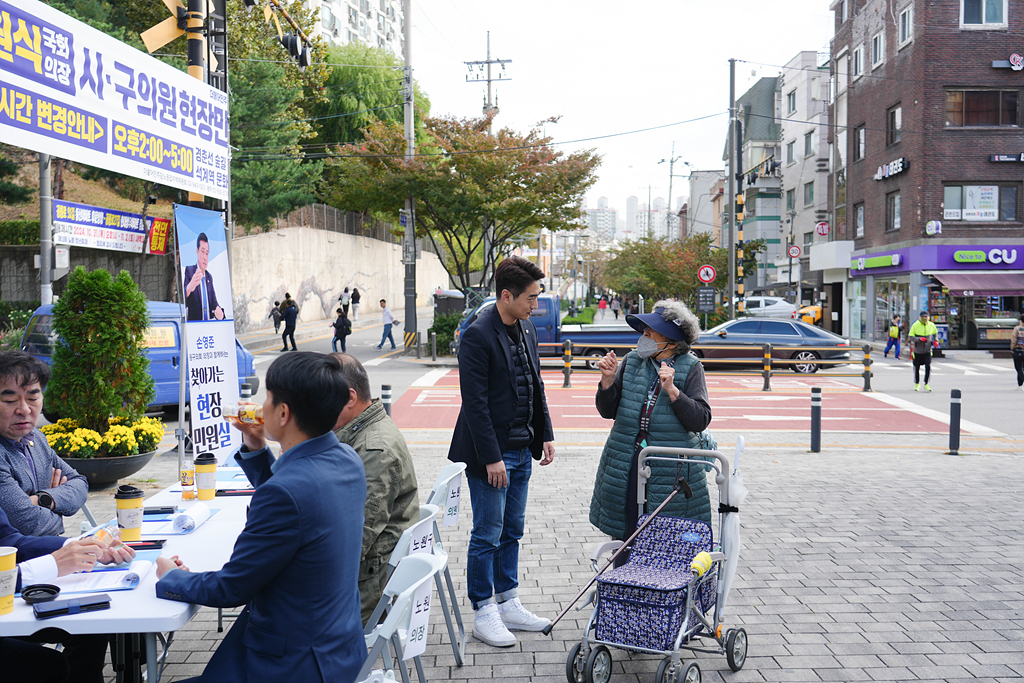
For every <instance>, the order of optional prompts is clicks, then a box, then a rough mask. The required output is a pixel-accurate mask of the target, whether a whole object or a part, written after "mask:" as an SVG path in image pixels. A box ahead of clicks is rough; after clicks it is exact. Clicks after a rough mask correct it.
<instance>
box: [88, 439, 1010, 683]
mask: <svg viewBox="0 0 1024 683" xmlns="http://www.w3.org/2000/svg"><path fill="white" fill-rule="evenodd" d="M717 435H718V438H719V441H720V443H721V444H722V449H723V451H724V452H726V453H727V454H728V455H730V457H731V455H732V444H733V443H734V442H735V439H736V434H735V433H730V432H720V433H718V434H717ZM448 436H449V434H447V432H446V431H444V430H418V431H412V430H407V431H406V438H407V440H408V441H409V443H410V448H411V450H412V452H413V454H414V456H415V462H416V467H417V473H418V476H419V480H420V483H421V499H425V497H426V495H427V494H428V493H429V488H430V486H431V484H432V483H433V481H434V478H435V476H436V474H437V472H438V470H439V469H440V468H441V467H442V466H443V465H444V464H445V462H446V460H445V456H446V453H447V443H448ZM556 436H557V439H556V443H557V444H558V454H557V457H556V460H555V462H554V463H552V465H550V466H549V467H547V468H543V469H542V468H537V469H536V470H535V473H534V478H533V480H532V485H531V492H530V506H529V514H528V518H527V528H526V536H525V539H524V543H523V548H522V554H521V562H520V573H521V575H520V582H521V587H520V592H521V596H522V600H523V603H524V604H525V605H527V607H529V608H530V609H531V610H533V611H535V612H537V613H538V614H542V615H546V616H552V617H553V616H554V615H555V614H556V613H557V612H558V611H559V610H560V609H561V607H562V606H563V605H565V604H566V603H567V602H568V601H569V600H570V599H571V598H572V597H573V596H574V595H575V594H576V592H577V591H578V590H579V588H580V587H581V586H582V585H583V584H585V583H586V582H587V581H588V580H589V579H590V578H591V571H590V568H589V563H588V562H587V561H586V557H587V555H589V551H590V548H591V547H592V546H593V545H594V544H595V543H596V542H598V541H600V540H602V538H603V537H602V536H601V534H599V533H598V532H597V531H596V530H594V529H593V527H591V526H590V524H589V522H588V520H587V513H588V509H589V501H590V493H591V487H592V484H593V480H594V473H595V469H596V466H597V461H598V457H599V455H600V450H601V444H602V438H601V437H602V436H603V435H602V434H598V433H588V432H562V433H558V434H557V435H556ZM747 438H748V447H747V452H746V453H745V455H744V457H743V458H742V460H741V468H742V471H743V473H744V477H745V480H746V483H747V485H748V486H749V488H750V490H751V493H750V496H749V497H748V499H747V501H746V503H745V505H744V506H743V510H742V513H741V514H742V520H743V531H742V543H743V548H742V555H741V559H740V562H739V573H738V577H737V581H736V584H735V585H734V589H733V593H732V596H731V598H730V601H729V607H728V608H727V615H726V617H727V626H743V627H744V628H746V629H747V631H748V633H749V638H750V647H749V658H748V660H747V663H746V666H745V667H744V668H743V670H742V671H740V672H738V673H733V672H731V671H730V670H729V668H728V665H727V664H726V661H725V657H724V656H717V655H709V654H700V655H698V656H697V661H698V662H699V663H700V666H701V669H702V671H703V673H704V680H705V681H730V682H737V683H741V682H747V681H862V680H863V681H904V680H909V681H945V682H947V683H948V682H953V681H961V680H963V681H966V680H972V681H993V682H994V681H1009V680H1014V681H1019V680H1020V679H1021V678H1024V530H1022V527H1021V524H1020V510H1021V501H1022V487H1024V485H1022V484H1021V482H1022V481H1024V459H1022V458H1021V457H1020V456H1021V454H1022V453H1024V442H1022V441H1021V440H1018V439H1012V438H1008V437H1001V438H993V437H988V438H981V437H965V438H964V439H963V446H962V453H965V454H967V455H961V456H959V457H955V456H949V455H946V454H945V453H944V450H945V446H946V443H945V439H944V438H943V437H942V436H941V435H913V436H910V435H905V434H900V435H889V434H849V433H827V434H825V435H823V437H822V453H820V454H811V453H808V448H807V441H808V437H807V434H806V433H797V432H793V433H789V432H783V433H778V432H775V433H772V434H771V435H770V436H763V437H759V436H758V435H756V434H750V435H747ZM175 464H176V461H175V458H174V455H173V453H172V454H168V455H162V456H159V457H158V458H156V459H155V460H154V462H153V464H151V465H150V466H149V467H148V468H147V469H146V470H144V471H143V473H142V474H141V475H140V476H141V477H142V478H144V479H151V480H152V481H149V482H148V483H147V485H148V486H152V487H154V488H160V487H162V486H164V485H166V484H168V483H170V482H171V481H172V480H173V477H174V467H175ZM468 503H469V501H468V496H467V500H466V505H465V506H464V508H463V514H462V517H461V519H460V521H459V524H458V525H457V526H455V527H448V528H446V529H443V530H442V535H443V537H444V542H445V546H446V547H447V548H448V549H449V550H450V552H451V557H450V562H451V568H452V575H453V578H454V580H455V583H456V590H457V591H458V593H459V595H460V598H461V601H462V612H463V617H464V618H465V620H466V621H467V630H468V629H469V626H470V624H471V622H472V614H471V612H470V611H469V607H468V603H467V601H466V598H465V557H466V553H465V548H466V543H467V542H468V537H469V531H470V506H469V504H468ZM90 506H92V507H93V509H94V511H95V512H96V513H97V514H98V515H107V514H110V513H112V510H113V504H112V498H111V494H110V493H103V492H97V493H94V494H91V496H90ZM72 528H75V529H77V523H74V522H73V523H72V524H69V530H70V529H72ZM716 532H717V530H716ZM586 617H587V613H586V612H572V613H570V615H569V616H568V617H567V618H566V619H564V620H563V621H562V622H561V623H560V624H559V625H558V626H557V627H556V628H555V630H554V631H553V632H552V635H551V636H543V635H541V634H519V635H518V642H517V644H516V645H515V646H514V647H512V648H509V649H504V650H499V649H495V648H491V647H489V646H486V645H484V644H482V643H480V642H477V641H475V640H474V639H473V638H472V637H470V638H469V643H468V647H467V661H466V665H465V666H464V667H461V668H459V667H456V666H455V665H454V657H453V655H452V653H451V649H450V646H449V643H448V637H447V632H446V630H445V627H444V621H443V619H442V618H441V616H440V614H439V613H435V614H433V615H432V619H431V624H432V625H431V634H430V637H429V641H428V648H427V654H426V656H425V657H424V665H425V667H426V673H427V677H428V679H430V680H433V681H449V680H450V681H461V680H467V681H468V680H475V679H494V680H501V681H511V682H515V681H538V682H539V681H552V682H554V681H563V680H565V657H566V653H567V651H568V650H569V648H570V647H571V646H572V645H573V644H574V643H575V642H577V641H578V639H579V638H580V636H581V632H582V628H583V626H584V624H585V622H586ZM220 637H221V636H220V635H219V634H217V633H216V611H215V610H211V609H203V610H201V611H200V613H199V615H198V616H197V617H196V619H194V620H193V621H192V622H191V623H190V624H189V625H188V626H187V627H186V628H184V629H182V630H181V631H179V632H178V633H177V634H175V639H174V643H173V644H172V646H171V650H170V655H169V660H168V661H169V664H168V667H167V669H166V672H165V678H164V680H168V681H175V680H180V679H181V678H185V677H188V676H193V675H196V674H198V673H199V672H200V671H201V670H202V666H203V663H204V662H205V661H206V660H207V659H208V658H209V657H210V655H211V652H212V651H213V650H214V649H215V647H216V644H217V642H218V640H219V638H220ZM612 657H613V661H614V665H613V676H612V680H613V681H641V680H643V681H651V680H653V677H654V672H655V670H656V668H657V664H658V660H659V658H658V657H656V656H652V655H639V654H634V655H630V654H629V653H626V652H624V651H621V650H613V651H612Z"/></svg>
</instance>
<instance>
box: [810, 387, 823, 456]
mask: <svg viewBox="0 0 1024 683" xmlns="http://www.w3.org/2000/svg"><path fill="white" fill-rule="evenodd" d="M811 453H821V387H811Z"/></svg>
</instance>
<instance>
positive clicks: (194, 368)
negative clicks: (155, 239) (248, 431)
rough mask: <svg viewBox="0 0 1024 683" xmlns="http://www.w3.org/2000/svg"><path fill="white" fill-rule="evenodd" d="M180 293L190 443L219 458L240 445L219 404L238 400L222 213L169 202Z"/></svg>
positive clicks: (196, 450)
mask: <svg viewBox="0 0 1024 683" xmlns="http://www.w3.org/2000/svg"><path fill="white" fill-rule="evenodd" d="M174 227H175V235H176V236H177V240H176V244H177V245H178V254H179V260H180V262H181V269H182V273H181V282H182V287H183V289H184V290H185V291H184V292H181V290H179V295H181V297H182V300H183V301H184V302H185V319H186V322H185V344H186V347H185V348H186V349H187V352H186V353H185V357H186V359H187V362H188V366H187V370H186V372H187V381H188V390H189V395H190V396H189V401H190V405H191V411H190V414H191V421H192V423H191V425H190V428H191V432H190V434H191V436H192V446H193V448H194V452H195V454H196V455H199V454H200V453H213V454H214V455H216V456H217V461H218V462H224V460H225V459H226V458H228V457H229V456H230V455H231V454H232V453H233V452H234V451H235V450H236V449H237V448H238V447H239V446H241V445H242V437H241V433H240V432H239V431H238V430H237V429H233V428H232V427H231V425H230V424H229V423H228V422H227V420H225V419H224V406H225V405H227V404H228V403H238V362H237V360H236V355H235V321H234V316H233V315H232V308H231V271H230V269H229V268H228V253H227V246H228V245H227V238H226V233H225V230H224V214H223V213H222V212H220V211H207V210H206V209H196V208H193V207H191V206H182V205H180V204H175V205H174Z"/></svg>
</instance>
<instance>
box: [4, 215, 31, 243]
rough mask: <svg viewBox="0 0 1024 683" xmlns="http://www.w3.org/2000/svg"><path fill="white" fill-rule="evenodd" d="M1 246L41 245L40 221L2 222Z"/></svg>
mask: <svg viewBox="0 0 1024 683" xmlns="http://www.w3.org/2000/svg"><path fill="white" fill-rule="evenodd" d="M0 244H10V245H19V244H20V245H32V244H39V221H38V220H34V221H33V220H12V221H0Z"/></svg>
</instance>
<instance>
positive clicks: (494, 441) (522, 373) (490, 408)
mask: <svg viewBox="0 0 1024 683" xmlns="http://www.w3.org/2000/svg"><path fill="white" fill-rule="evenodd" d="M543 277H544V272H543V271H542V270H541V269H540V268H538V267H537V265H536V264H534V263H531V262H530V261H528V260H526V259H524V258H521V257H519V256H510V257H508V258H506V259H505V260H504V261H502V262H501V264H499V265H498V267H497V269H495V272H494V282H495V291H496V292H497V293H498V294H497V299H496V301H495V302H494V306H489V307H487V308H486V309H484V310H483V312H481V313H480V315H479V316H478V317H477V319H476V320H475V321H474V322H473V324H472V325H470V326H469V327H468V328H467V329H466V331H465V333H464V334H463V335H462V340H461V342H460V344H459V376H460V377H462V378H463V382H462V383H461V384H460V391H461V392H462V407H461V408H460V409H459V419H458V421H457V422H456V424H455V432H454V434H453V435H452V442H451V449H450V450H449V451H448V459H449V460H451V461H453V462H464V463H466V482H467V484H468V486H469V496H470V502H471V503H472V509H473V530H472V532H471V534H470V540H469V547H468V550H467V558H466V581H467V588H468V593H469V600H470V602H471V604H472V607H473V611H474V616H473V635H474V637H476V639H477V640H481V641H483V642H485V643H487V644H488V645H492V646H494V647H511V646H513V645H515V643H516V638H515V636H514V635H512V633H510V629H511V630H517V631H541V630H543V629H544V628H545V627H546V626H548V625H549V624H550V623H551V622H550V621H549V620H548V619H544V618H541V617H538V616H537V615H535V614H533V613H532V612H530V611H529V610H527V609H526V608H525V607H523V604H522V603H521V602H520V600H519V578H518V576H519V542H520V540H521V539H522V537H523V530H524V527H525V522H526V499H527V494H528V492H529V485H530V474H531V471H532V467H533V465H532V461H533V460H539V461H540V464H541V465H542V466H543V465H548V464H550V463H551V461H552V460H553V459H554V457H555V447H554V444H553V443H552V442H553V441H554V432H553V431H552V428H551V418H550V416H549V415H548V406H547V399H546V398H545V396H544V382H543V380H542V379H541V376H540V356H539V355H538V352H537V328H536V327H535V326H534V323H533V321H532V320H530V313H531V312H532V311H534V310H535V309H536V308H537V297H538V295H540V280H541V279H543ZM544 514H547V513H544Z"/></svg>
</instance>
